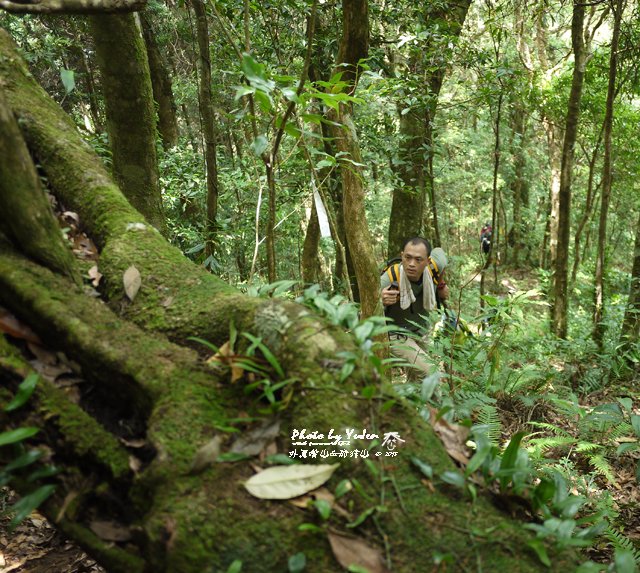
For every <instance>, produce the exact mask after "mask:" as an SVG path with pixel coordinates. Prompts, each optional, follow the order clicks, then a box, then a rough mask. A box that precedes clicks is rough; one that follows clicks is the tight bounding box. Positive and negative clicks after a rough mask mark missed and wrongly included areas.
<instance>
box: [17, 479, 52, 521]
mask: <svg viewBox="0 0 640 573" xmlns="http://www.w3.org/2000/svg"><path fill="white" fill-rule="evenodd" d="M55 489H56V486H54V485H43V486H42V487H39V488H38V489H37V490H35V491H33V492H31V493H30V494H28V495H25V496H24V497H23V498H21V499H20V501H18V502H16V503H15V504H14V505H13V507H11V508H10V511H11V513H14V516H13V519H12V520H11V522H10V523H9V530H13V529H14V528H15V527H16V526H17V525H18V524H19V523H20V522H21V521H22V520H23V519H24V518H25V517H27V516H28V515H29V514H30V513H31V512H32V511H33V510H34V509H36V508H37V507H40V505H41V504H42V503H43V502H44V501H45V500H46V499H47V498H48V497H49V496H50V495H51V494H52V493H53V491H54V490H55Z"/></svg>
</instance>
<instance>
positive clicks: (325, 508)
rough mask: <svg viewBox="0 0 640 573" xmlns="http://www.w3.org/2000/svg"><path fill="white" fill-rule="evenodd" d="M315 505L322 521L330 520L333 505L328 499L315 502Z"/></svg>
mask: <svg viewBox="0 0 640 573" xmlns="http://www.w3.org/2000/svg"><path fill="white" fill-rule="evenodd" d="M314 505H315V507H316V509H317V510H318V513H319V514H320V517H321V518H322V519H324V520H325V521H326V520H327V519H329V516H330V515H331V504H330V503H329V502H328V501H327V500H326V499H317V500H316V501H315V502H314Z"/></svg>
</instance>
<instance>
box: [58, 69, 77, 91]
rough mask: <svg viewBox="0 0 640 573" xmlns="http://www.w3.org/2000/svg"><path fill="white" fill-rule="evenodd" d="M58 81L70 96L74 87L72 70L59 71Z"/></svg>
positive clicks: (74, 81) (74, 80)
mask: <svg viewBox="0 0 640 573" xmlns="http://www.w3.org/2000/svg"><path fill="white" fill-rule="evenodd" d="M60 79H61V80H62V85H63V86H64V90H65V91H66V92H67V94H70V93H71V92H72V91H73V90H74V89H75V87H76V79H75V72H74V71H73V70H65V69H61V70H60Z"/></svg>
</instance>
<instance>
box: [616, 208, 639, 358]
mask: <svg viewBox="0 0 640 573" xmlns="http://www.w3.org/2000/svg"><path fill="white" fill-rule="evenodd" d="M620 338H621V340H622V342H623V344H625V345H629V344H631V343H634V342H637V341H638V339H640V215H639V216H638V224H637V227H636V243H635V248H634V250H633V269H632V270H631V285H630V286H629V299H628V302H627V309H626V311H625V313H624V320H623V321H622V330H621V335H620Z"/></svg>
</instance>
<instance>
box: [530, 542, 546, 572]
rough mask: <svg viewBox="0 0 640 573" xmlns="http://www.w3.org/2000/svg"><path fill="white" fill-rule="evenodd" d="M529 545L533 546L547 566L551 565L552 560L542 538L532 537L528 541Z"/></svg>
mask: <svg viewBox="0 0 640 573" xmlns="http://www.w3.org/2000/svg"><path fill="white" fill-rule="evenodd" d="M527 545H528V546H529V547H531V549H533V550H534V551H535V553H536V555H537V556H538V559H540V562H541V563H542V564H543V565H546V566H547V567H551V560H550V559H549V555H548V554H547V549H546V547H545V546H544V543H543V542H542V540H541V539H531V540H529V541H528V542H527Z"/></svg>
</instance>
